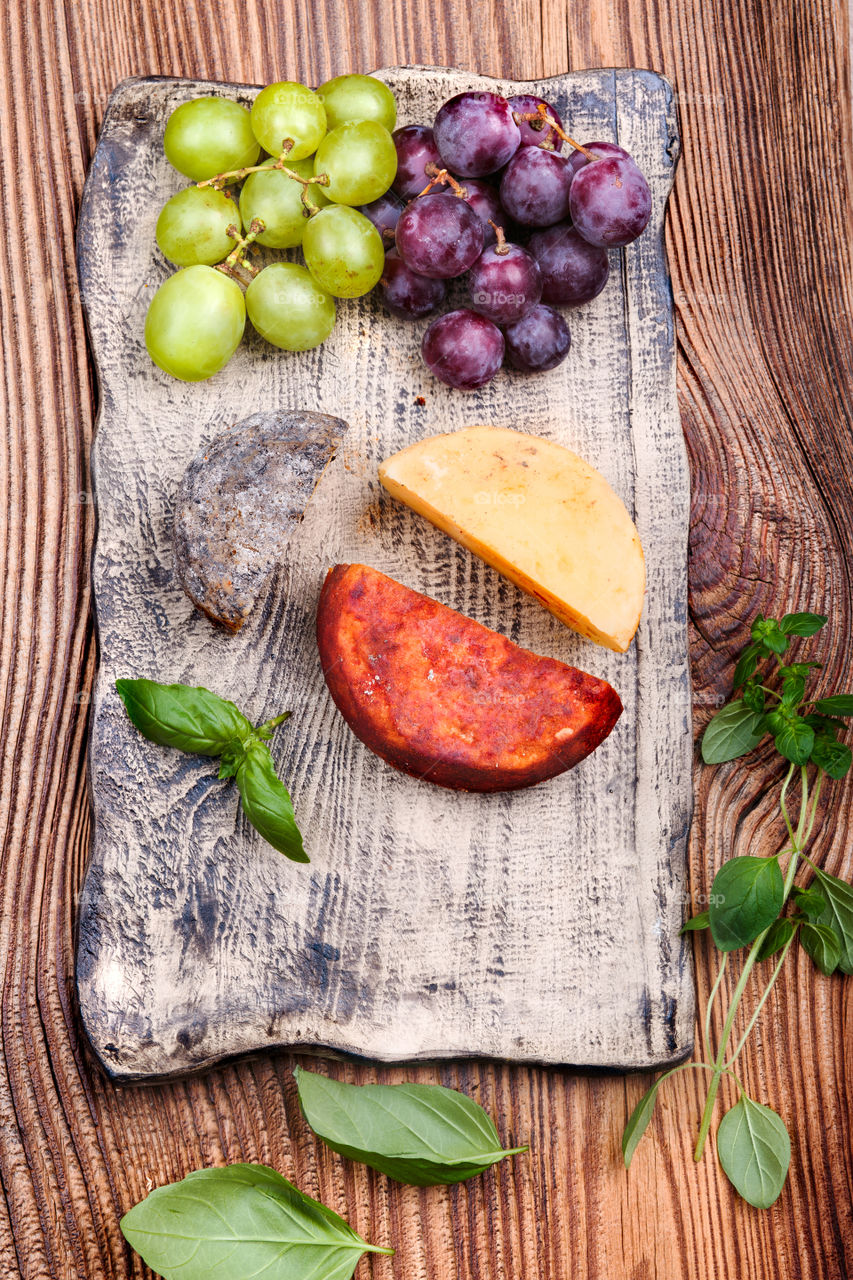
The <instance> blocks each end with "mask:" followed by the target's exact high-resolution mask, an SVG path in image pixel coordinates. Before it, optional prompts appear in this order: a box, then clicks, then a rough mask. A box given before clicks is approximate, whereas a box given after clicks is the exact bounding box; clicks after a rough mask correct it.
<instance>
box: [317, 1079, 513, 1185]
mask: <svg viewBox="0 0 853 1280" xmlns="http://www.w3.org/2000/svg"><path fill="white" fill-rule="evenodd" d="M293 1074H294V1076H295V1077H296V1084H297V1087H298V1089H299V1102H300V1104H301V1106H302V1111H303V1114H304V1116H305V1119H306V1120H307V1121H308V1123H309V1125H310V1126H311V1128H312V1129H313V1130H314V1132H315V1133H316V1134H317V1136H318V1137H319V1138H322V1139H323V1141H324V1142H325V1143H326V1145H327V1146H329V1147H331V1148H332V1150H333V1151H337V1152H338V1153H339V1154H340V1155H343V1156H348V1157H349V1158H350V1159H351V1160H358V1161H360V1162H361V1163H362V1164H366V1165H369V1166H370V1168H371V1169H378V1170H379V1171H380V1172H381V1173H385V1174H387V1175H388V1177H389V1178H394V1179H396V1181H397V1182H405V1183H408V1184H409V1185H410V1186H415V1187H430V1186H434V1185H435V1184H437V1183H453V1182H462V1181H464V1180H465V1179H466V1178H473V1177H474V1176H475V1175H476V1174H478V1173H482V1172H483V1171H484V1170H485V1169H488V1167H489V1166H490V1165H493V1164H496V1163H497V1161H498V1160H502V1159H503V1158H504V1156H510V1155H517V1154H518V1153H519V1152H521V1151H526V1150H527V1147H509V1148H506V1149H504V1148H503V1147H502V1146H501V1140H500V1138H499V1137H498V1132H497V1129H496V1128H495V1126H494V1125H493V1124H492V1121H491V1120H490V1119H489V1117H488V1116H487V1115H486V1112H485V1111H484V1110H483V1108H482V1107H481V1106H479V1105H478V1103H476V1102H474V1100H473V1099H472V1098H468V1097H466V1095H465V1094H464V1093H459V1092H457V1090H455V1089H445V1088H444V1087H443V1086H442V1085H437V1084H435V1085H433V1084H365V1085H356V1084H345V1083H343V1081H340V1080H330V1079H329V1078H328V1077H327V1076H321V1075H317V1074H315V1073H314V1072H312V1071H303V1070H302V1069H301V1068H299V1067H297V1068H296V1069H295V1070H294V1072H293Z"/></svg>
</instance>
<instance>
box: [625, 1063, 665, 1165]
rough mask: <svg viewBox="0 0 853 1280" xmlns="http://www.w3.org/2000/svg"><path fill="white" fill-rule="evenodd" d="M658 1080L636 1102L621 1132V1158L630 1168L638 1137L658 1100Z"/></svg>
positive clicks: (640, 1135) (647, 1122)
mask: <svg viewBox="0 0 853 1280" xmlns="http://www.w3.org/2000/svg"><path fill="white" fill-rule="evenodd" d="M659 1085H660V1080H656V1081H655V1083H654V1084H653V1085H652V1087H651V1089H648V1090H647V1091H646V1092H645V1093H644V1094H643V1096H642V1098H641V1099H640V1101H639V1102H638V1103H637V1105H636V1107H635V1108H634V1110H633V1111H632V1112H631V1114H630V1116H629V1117H628V1123H627V1124H626V1125H625V1128H624V1130H623V1132H622V1159H623V1160H624V1161H625V1168H626V1169H630V1167H631V1161H632V1160H633V1158H634V1152H635V1151H636V1150H637V1146H638V1144H639V1141H640V1139H641V1138H642V1136H643V1134H644V1133H645V1132H646V1130H647V1129H648V1127H649V1121H650V1120H651V1118H652V1114H653V1113H654V1109H655V1103H656V1102H657V1100H658V1086H659Z"/></svg>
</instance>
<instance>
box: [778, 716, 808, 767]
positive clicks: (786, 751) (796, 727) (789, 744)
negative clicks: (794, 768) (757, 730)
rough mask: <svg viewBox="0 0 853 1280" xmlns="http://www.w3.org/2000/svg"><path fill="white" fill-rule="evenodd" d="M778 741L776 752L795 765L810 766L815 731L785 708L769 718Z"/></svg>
mask: <svg viewBox="0 0 853 1280" xmlns="http://www.w3.org/2000/svg"><path fill="white" fill-rule="evenodd" d="M767 723H768V727H769V729H770V732H771V733H772V734H773V737H774V739H775V741H776V750H777V751H778V752H779V754H780V755H782V756H784V757H785V759H786V760H790V761H791V762H792V763H793V764H808V762H809V759H810V757H811V753H812V750H813V748H814V743H815V731H814V729H813V728H812V727H811V725H808V724H806V722H805V721H804V720H802V719H801V718H800V717H799V716H798V715H795V714H794V713H793V712H791V711H790V710H788V708H785V709H783V710H781V711H774V712H773V713H772V714H771V715H769V716H768V717H767Z"/></svg>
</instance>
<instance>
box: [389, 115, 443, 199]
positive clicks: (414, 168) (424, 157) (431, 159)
mask: <svg viewBox="0 0 853 1280" xmlns="http://www.w3.org/2000/svg"><path fill="white" fill-rule="evenodd" d="M392 137H393V138H394V146H395V147H396V148H397V176H396V178H395V179H394V181H393V182H392V184H391V190H392V191H395V192H396V193H397V195H398V196H402V198H403V199H404V200H412V199H414V197H415V196H419V195H420V194H421V192H422V191H423V189H424V187H427V186H429V181H430V180H429V176H428V175H427V174H426V173H425V172H424V170H425V168H426V166H427V165H428V164H437V165H438V166H439V167H441V156H440V155H439V154H438V147H437V146H436V145H435V137H434V135H433V132H432V129H430V127H429V125H426V124H407V125H405V126H404V127H403V128H402V129H395V130H394V133H393V135H392Z"/></svg>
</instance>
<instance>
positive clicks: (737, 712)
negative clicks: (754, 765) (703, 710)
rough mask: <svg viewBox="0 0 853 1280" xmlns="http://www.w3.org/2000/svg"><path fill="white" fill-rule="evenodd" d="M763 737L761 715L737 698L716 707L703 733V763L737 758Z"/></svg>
mask: <svg viewBox="0 0 853 1280" xmlns="http://www.w3.org/2000/svg"><path fill="white" fill-rule="evenodd" d="M763 737H764V718H763V716H761V715H759V714H758V712H756V711H751V710H750V709H749V707H747V706H745V705H744V703H743V700H742V699H740V698H736V699H735V700H734V702H730V703H729V704H728V705H727V706H725V707H723V709H722V711H718V712H717V714H716V715H715V716H714V718H713V720H712V721H711V722H710V724H709V725H708V727H707V729H706V730H705V733H704V734H703V736H702V759H703V760H704V761H705V763H706V764H724V763H725V762H726V761H727V760H736V759H737V758H738V756H744V755H746V753H747V752H748V751H752V749H753V748H754V747H757V746H758V744H759V742H760V741H761V739H762V738H763Z"/></svg>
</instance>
